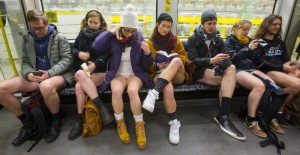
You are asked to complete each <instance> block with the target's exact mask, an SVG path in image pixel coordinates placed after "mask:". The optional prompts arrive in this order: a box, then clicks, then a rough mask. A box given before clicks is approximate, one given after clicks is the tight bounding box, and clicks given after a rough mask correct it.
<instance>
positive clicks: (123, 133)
mask: <svg viewBox="0 0 300 155" xmlns="http://www.w3.org/2000/svg"><path fill="white" fill-rule="evenodd" d="M116 123H117V128H118V133H119V137H120V140H121V142H122V143H124V144H129V143H130V136H129V133H128V131H127V128H126V124H125V120H124V119H120V120H116Z"/></svg>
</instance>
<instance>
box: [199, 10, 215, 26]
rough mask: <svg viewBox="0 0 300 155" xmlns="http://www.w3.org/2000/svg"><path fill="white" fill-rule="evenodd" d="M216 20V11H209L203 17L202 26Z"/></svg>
mask: <svg viewBox="0 0 300 155" xmlns="http://www.w3.org/2000/svg"><path fill="white" fill-rule="evenodd" d="M212 19H216V20H217V14H216V12H215V10H214V9H208V10H206V11H204V12H203V13H202V16H201V24H202V25H203V24H204V23H205V22H207V21H209V20H212Z"/></svg>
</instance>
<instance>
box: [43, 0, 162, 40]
mask: <svg viewBox="0 0 300 155" xmlns="http://www.w3.org/2000/svg"><path fill="white" fill-rule="evenodd" d="M127 4H132V5H134V6H135V10H136V12H137V14H138V19H139V30H140V31H142V33H143V35H144V37H150V35H151V33H152V30H153V27H154V25H155V21H156V20H155V18H156V0H43V1H42V6H43V8H44V11H45V12H46V14H47V16H48V17H50V18H52V23H53V24H55V25H56V26H57V27H58V29H59V31H60V32H63V33H64V34H65V35H66V36H67V37H68V39H75V38H76V36H77V35H78V33H79V31H80V22H81V20H82V19H83V18H84V17H85V14H86V13H87V12H88V11H89V10H98V11H99V12H101V14H102V15H103V16H104V19H105V20H106V22H107V24H108V29H111V28H113V27H116V26H118V25H119V23H120V15H121V14H122V12H123V11H124V9H125V6H126V5H127ZM50 21H51V20H50Z"/></svg>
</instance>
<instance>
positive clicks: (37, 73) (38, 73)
mask: <svg viewBox="0 0 300 155" xmlns="http://www.w3.org/2000/svg"><path fill="white" fill-rule="evenodd" d="M32 74H33V75H34V76H42V75H43V73H42V72H39V71H35V72H32Z"/></svg>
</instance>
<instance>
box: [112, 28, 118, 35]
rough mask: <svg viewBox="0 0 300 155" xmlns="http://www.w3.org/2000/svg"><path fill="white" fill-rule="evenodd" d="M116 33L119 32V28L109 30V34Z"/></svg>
mask: <svg viewBox="0 0 300 155" xmlns="http://www.w3.org/2000/svg"><path fill="white" fill-rule="evenodd" d="M118 31H119V28H114V29H112V30H110V32H111V33H112V34H113V35H116V34H117V32H118Z"/></svg>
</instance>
